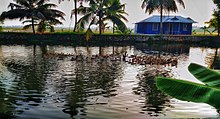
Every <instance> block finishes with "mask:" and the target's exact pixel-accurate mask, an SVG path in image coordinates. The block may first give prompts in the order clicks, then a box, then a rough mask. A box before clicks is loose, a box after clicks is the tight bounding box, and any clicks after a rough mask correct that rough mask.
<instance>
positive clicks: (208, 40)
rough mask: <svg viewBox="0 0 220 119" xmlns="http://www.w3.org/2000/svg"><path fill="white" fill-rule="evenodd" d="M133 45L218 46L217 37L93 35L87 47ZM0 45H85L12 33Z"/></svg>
mask: <svg viewBox="0 0 220 119" xmlns="http://www.w3.org/2000/svg"><path fill="white" fill-rule="evenodd" d="M134 43H184V44H201V45H204V46H206V45H217V46H219V45H220V37H218V36H174V35H172V36H169V35H163V36H159V35H157V36H156V35H155V36H152V35H118V34H116V35H101V36H100V35H93V36H92V38H91V39H90V40H89V42H88V45H100V44H106V45H108V44H134ZM0 44H56V45H59V44H60V45H63V44H67V45H76V44H77V45H87V44H86V40H85V35H84V34H69V33H66V34H65V33H60V34H58V33H50V34H32V33H14V32H1V33H0Z"/></svg>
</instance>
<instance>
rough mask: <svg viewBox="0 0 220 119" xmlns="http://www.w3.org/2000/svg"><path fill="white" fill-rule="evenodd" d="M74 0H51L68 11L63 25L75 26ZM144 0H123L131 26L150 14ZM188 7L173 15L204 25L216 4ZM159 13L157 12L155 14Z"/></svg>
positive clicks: (190, 2) (2, 1) (0, 2)
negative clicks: (72, 14)
mask: <svg viewBox="0 0 220 119" xmlns="http://www.w3.org/2000/svg"><path fill="white" fill-rule="evenodd" d="M72 1H73V0H71V2H68V0H66V2H62V3H61V4H58V0H51V2H53V3H56V4H58V6H59V7H58V8H57V9H59V10H61V11H63V12H65V13H66V21H63V26H65V27H69V26H73V23H74V20H72V22H71V20H70V13H71V9H72V8H73V7H72V6H73V2H72ZM141 1H142V0H121V2H122V3H126V12H127V13H128V14H129V16H127V18H128V20H129V22H128V23H127V25H128V26H129V27H131V28H132V27H134V23H135V22H138V21H141V20H143V19H145V18H147V17H149V16H150V15H149V14H147V13H145V10H143V9H141V7H140V6H141V3H142V2H141ZM10 2H13V0H0V12H3V11H6V10H8V8H7V6H8V4H9V3H10ZM184 2H185V6H186V8H185V9H183V8H182V7H179V11H178V12H177V13H172V14H173V15H182V16H184V17H191V18H192V19H193V20H195V21H197V22H198V23H197V24H194V25H196V26H203V25H204V22H206V21H209V19H210V18H211V15H212V11H213V10H214V9H215V5H214V4H213V2H212V0H184ZM155 14H156V15H159V14H158V13H157V12H155V13H154V15H155ZM4 25H7V26H12V25H22V24H21V22H19V21H18V20H13V21H10V20H6V21H5V22H4Z"/></svg>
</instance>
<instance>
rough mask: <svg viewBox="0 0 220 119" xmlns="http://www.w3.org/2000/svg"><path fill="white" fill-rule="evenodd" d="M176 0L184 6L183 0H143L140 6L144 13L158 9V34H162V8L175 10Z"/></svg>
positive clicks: (150, 12)
mask: <svg viewBox="0 0 220 119" xmlns="http://www.w3.org/2000/svg"><path fill="white" fill-rule="evenodd" d="M176 2H178V3H179V4H180V5H182V6H183V8H185V5H184V2H183V0H143V2H142V6H141V7H142V9H145V12H146V13H147V12H149V14H152V13H153V12H154V11H156V10H158V11H160V34H163V22H162V21H163V10H165V11H167V12H170V11H171V12H177V11H178V8H177V4H176Z"/></svg>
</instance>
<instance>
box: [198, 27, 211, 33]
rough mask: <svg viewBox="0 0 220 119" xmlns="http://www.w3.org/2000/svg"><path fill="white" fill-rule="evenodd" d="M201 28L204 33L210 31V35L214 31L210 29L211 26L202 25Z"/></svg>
mask: <svg viewBox="0 0 220 119" xmlns="http://www.w3.org/2000/svg"><path fill="white" fill-rule="evenodd" d="M200 29H201V30H203V33H204V35H205V33H206V32H208V33H209V34H210V35H211V34H212V33H211V32H210V31H209V27H206V26H203V27H201V28H200Z"/></svg>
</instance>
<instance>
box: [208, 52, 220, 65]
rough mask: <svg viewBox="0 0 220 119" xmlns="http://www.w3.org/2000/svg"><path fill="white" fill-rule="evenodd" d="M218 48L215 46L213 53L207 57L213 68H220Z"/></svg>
mask: <svg viewBox="0 0 220 119" xmlns="http://www.w3.org/2000/svg"><path fill="white" fill-rule="evenodd" d="M219 54H220V53H219V51H218V48H215V51H214V53H213V54H209V55H207V57H206V61H207V63H208V65H209V68H211V69H220V55H219Z"/></svg>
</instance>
